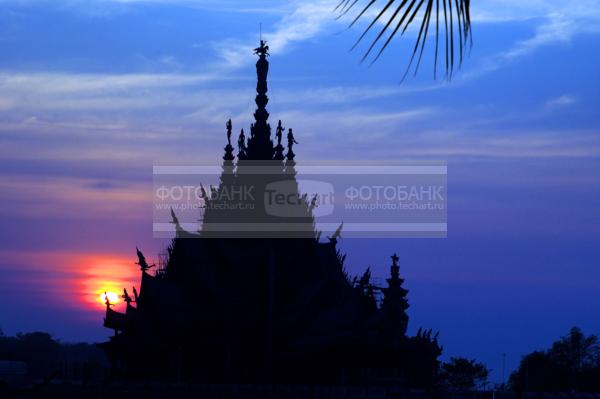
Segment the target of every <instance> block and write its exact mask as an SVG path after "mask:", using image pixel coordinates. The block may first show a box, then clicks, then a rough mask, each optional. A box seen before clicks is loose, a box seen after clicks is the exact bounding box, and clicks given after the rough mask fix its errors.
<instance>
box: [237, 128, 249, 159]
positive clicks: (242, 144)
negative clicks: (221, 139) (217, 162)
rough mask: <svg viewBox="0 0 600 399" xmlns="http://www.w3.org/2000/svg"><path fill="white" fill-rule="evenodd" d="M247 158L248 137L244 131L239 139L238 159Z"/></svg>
mask: <svg viewBox="0 0 600 399" xmlns="http://www.w3.org/2000/svg"><path fill="white" fill-rule="evenodd" d="M246 158H247V155H246V135H245V134H244V129H242V131H241V132H240V136H239V137H238V159H246Z"/></svg>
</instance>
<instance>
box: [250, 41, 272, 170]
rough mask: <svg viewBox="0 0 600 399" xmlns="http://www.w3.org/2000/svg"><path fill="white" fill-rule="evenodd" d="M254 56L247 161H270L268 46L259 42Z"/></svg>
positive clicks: (263, 42)
mask: <svg viewBox="0 0 600 399" xmlns="http://www.w3.org/2000/svg"><path fill="white" fill-rule="evenodd" d="M254 54H256V55H258V61H257V62H256V76H257V82H256V99H255V101H256V111H255V112H254V120H255V122H254V124H253V126H252V129H251V132H250V139H249V140H248V151H247V153H248V159H272V158H273V142H272V141H271V126H269V123H268V122H267V121H268V119H269V113H268V112H267V103H268V102H269V98H268V97H267V91H268V86H267V75H268V74H269V61H267V57H268V56H269V46H267V43H266V42H265V41H264V40H262V39H261V40H260V46H259V47H257V48H255V49H254Z"/></svg>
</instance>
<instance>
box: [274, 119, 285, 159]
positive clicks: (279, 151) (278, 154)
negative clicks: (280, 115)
mask: <svg viewBox="0 0 600 399" xmlns="http://www.w3.org/2000/svg"><path fill="white" fill-rule="evenodd" d="M284 131H285V128H284V127H283V126H282V125H281V120H279V122H278V123H277V129H276V130H275V137H277V146H275V154H274V155H273V159H275V160H277V161H281V160H283V158H284V156H283V145H281V141H282V140H283V132H284Z"/></svg>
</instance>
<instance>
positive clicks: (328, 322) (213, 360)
mask: <svg viewBox="0 0 600 399" xmlns="http://www.w3.org/2000/svg"><path fill="white" fill-rule="evenodd" d="M255 54H256V55H258V61H257V63H256V71H257V78H258V81H257V87H256V91H257V95H256V111H255V112H254V119H255V120H254V123H253V124H252V125H251V127H250V130H249V134H248V136H246V134H245V133H244V131H243V130H242V131H241V132H240V135H239V138H238V142H237V144H238V146H237V147H238V148H237V151H236V150H235V149H234V147H233V145H232V143H231V136H232V129H233V127H232V123H231V121H228V122H227V123H226V129H227V130H226V131H227V144H226V146H225V148H224V151H225V154H224V156H223V164H222V168H223V172H222V175H221V178H220V183H219V185H218V187H215V188H212V189H210V191H211V192H210V193H207V194H206V198H205V200H206V209H205V210H204V211H205V212H204V217H203V221H202V226H201V228H200V229H199V231H198V232H190V231H186V230H185V229H183V228H182V226H181V223H180V222H179V220H178V217H177V215H176V213H175V212H173V211H171V214H172V223H173V224H174V228H175V238H173V240H172V242H171V243H170V245H169V247H168V249H167V253H166V257H165V260H164V262H163V264H162V266H161V267H156V268H153V267H152V265H149V264H148V262H147V260H146V258H145V256H144V255H143V253H142V252H141V251H140V250H139V249H138V250H137V255H138V265H139V267H140V270H141V283H140V286H139V291H138V290H137V289H136V288H133V290H132V293H131V295H130V293H129V292H128V291H127V289H125V290H124V293H123V298H124V300H125V302H126V310H125V313H120V312H117V311H116V310H114V309H113V306H112V304H111V303H110V302H108V300H107V303H106V316H105V319H104V326H105V327H107V328H109V329H112V330H114V336H112V337H111V338H110V340H109V341H108V342H106V343H103V344H101V346H102V347H103V348H104V350H105V351H106V353H107V355H108V357H109V359H110V361H111V365H112V375H113V376H114V377H115V378H124V379H131V380H135V379H145V378H156V379H178V380H188V381H197V382H208V383H283V384H288V383H289V384H295V383H302V384H305V383H307V384H308V383H311V384H312V383H315V384H352V383H365V382H369V383H371V382H377V383H381V384H398V385H402V386H406V387H428V386H431V385H432V384H433V381H434V380H435V378H436V374H437V370H438V366H439V362H438V357H439V356H440V354H441V351H442V349H441V347H440V345H439V344H438V342H437V335H435V336H432V332H431V330H429V331H426V330H421V329H419V331H418V333H417V334H416V336H407V335H406V331H407V326H408V316H407V314H406V310H407V308H408V307H409V304H408V301H407V294H408V291H407V290H406V289H404V288H403V282H404V280H403V279H402V278H401V276H400V266H399V258H398V256H396V255H395V254H394V255H393V256H392V257H391V261H390V275H389V278H388V279H387V285H386V286H385V287H377V286H375V284H374V283H373V282H372V279H371V273H370V270H369V269H367V270H366V272H365V273H364V274H363V275H362V276H360V277H356V278H352V277H351V276H349V275H348V274H347V273H346V271H345V269H344V259H345V255H343V254H341V253H340V251H339V250H338V249H337V242H338V239H339V237H340V234H341V233H340V230H341V227H340V229H338V231H337V232H336V233H335V234H333V235H332V236H330V237H325V238H323V239H322V238H321V234H320V233H319V232H318V231H316V229H315V225H314V218H313V215H312V210H313V208H314V203H313V202H312V201H311V199H310V198H307V197H306V196H304V197H302V196H300V194H299V193H298V195H299V196H300V198H302V199H303V201H302V204H301V206H302V212H304V213H303V216H301V217H299V218H298V217H297V218H295V219H294V221H295V222H294V223H295V225H296V226H300V227H301V228H299V229H298V230H296V231H295V233H294V234H295V235H294V234H293V235H291V236H290V235H286V234H282V236H284V237H287V238H282V239H274V238H269V237H263V236H261V232H260V231H250V234H249V237H245V238H244V237H239V236H232V237H227V236H223V235H222V234H216V233H217V231H216V230H215V229H216V228H217V227H218V225H219V223H220V222H222V221H224V220H225V221H227V220H240V218H242V219H245V220H246V221H250V222H255V221H257V220H263V219H265V218H266V219H269V218H270V219H272V220H271V221H273V222H277V217H276V216H273V215H267V214H265V213H264V212H262V210H260V209H259V210H257V211H255V212H244V211H243V210H240V209H239V207H238V208H236V207H227V206H225V205H227V203H228V202H231V201H232V199H231V196H227V195H219V194H222V193H225V192H230V191H231V189H232V188H236V187H238V188H239V187H240V186H243V185H245V184H248V183H249V180H248V179H252V182H251V183H252V184H253V185H255V186H258V187H259V189H264V186H265V185H266V184H269V183H270V182H272V181H282V180H283V181H287V182H289V183H290V186H291V187H295V189H296V190H297V183H296V164H295V157H296V154H295V153H294V151H295V147H294V145H295V144H298V142H297V141H296V138H295V137H294V133H293V131H292V129H288V130H287V132H286V130H285V128H284V126H283V124H282V123H281V121H279V123H278V125H277V128H276V129H275V133H274V134H272V131H271V126H270V125H269V122H268V119H269V113H268V112H267V108H266V107H267V103H268V97H267V90H268V88H267V75H268V70H269V62H268V60H267V57H268V55H269V53H268V46H266V43H265V42H264V41H262V40H261V42H260V46H259V47H258V48H256V49H255ZM285 141H287V143H286V144H287V145H286V147H285V148H284V144H282V142H284V143H285ZM236 152H237V153H236ZM256 163H258V164H265V165H266V164H268V165H270V168H271V169H269V170H270V171H271V172H269V173H268V174H263V175H259V176H257V175H250V174H246V173H243V172H244V168H249V167H250V165H256ZM273 165H274V169H273ZM273 170H274V171H273ZM259 192H260V191H259ZM257 197H260V196H257ZM249 201H252V200H249ZM260 201H262V197H260ZM217 205H219V206H217ZM259 208H260V207H259ZM279 222H280V223H282V226H283V223H285V220H284V221H281V220H279ZM219 233H222V232H219ZM288 233H289V232H288Z"/></svg>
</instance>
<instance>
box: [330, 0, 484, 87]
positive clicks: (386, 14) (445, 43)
mask: <svg viewBox="0 0 600 399" xmlns="http://www.w3.org/2000/svg"><path fill="white" fill-rule="evenodd" d="M360 3H366V4H365V5H364V7H362V8H360V11H359V12H358V14H357V16H356V17H355V18H354V19H353V20H352V22H351V23H350V27H352V26H354V25H355V24H356V23H357V22H358V21H359V20H360V19H362V18H365V15H366V13H367V11H369V10H370V9H371V8H372V7H373V6H374V5H376V3H378V0H341V1H340V2H339V3H338V5H337V7H336V8H335V11H336V12H337V13H339V16H338V18H341V17H343V16H345V15H346V14H348V13H349V12H351V11H352V10H354V9H359V8H358V7H357V6H358V5H359V4H360ZM380 3H381V4H383V7H382V8H381V9H380V10H379V11H378V12H377V13H376V15H375V17H374V18H373V20H372V21H371V22H370V23H369V25H368V26H367V27H366V29H365V30H364V31H363V32H362V34H361V35H360V37H359V38H358V40H356V43H354V45H353V46H352V49H354V48H356V47H357V46H358V45H359V44H360V43H361V42H362V41H363V40H364V39H365V37H367V34H368V33H369V32H370V31H371V29H372V28H373V27H374V26H375V24H376V23H377V22H381V24H382V25H383V27H382V28H381V30H380V31H379V33H378V34H377V36H376V37H375V38H374V39H373V40H372V42H371V44H370V46H369V48H368V49H367V50H366V51H365V53H364V55H363V57H362V61H365V60H366V59H368V58H369V56H371V55H372V53H373V50H374V49H375V48H376V47H377V45H378V43H379V42H380V39H382V38H383V37H384V36H385V35H386V33H387V34H388V35H387V39H386V40H385V42H384V43H383V45H381V46H380V47H379V50H378V51H377V54H376V55H375V56H374V57H372V62H371V64H372V63H373V62H375V61H377V59H379V57H380V56H381V54H382V53H383V52H384V50H385V49H386V48H387V47H388V45H389V44H390V43H391V41H392V40H393V39H394V37H396V34H397V33H398V32H400V36H403V35H404V33H405V32H406V31H407V29H408V28H409V27H410V26H412V25H413V23H415V24H417V26H419V29H418V35H417V39H416V43H415V45H414V47H413V49H412V54H411V57H410V61H409V63H408V66H407V67H406V71H405V73H404V76H403V78H402V80H404V78H406V76H407V75H408V73H409V72H410V71H411V69H412V68H413V65H415V59H416V60H417V62H416V65H415V66H414V74H415V75H416V74H417V72H418V71H419V67H420V65H421V59H422V58H423V53H424V51H425V44H426V42H427V38H428V37H429V36H430V32H434V33H433V35H434V40H435V52H434V62H433V64H434V65H433V76H434V79H437V75H438V61H439V52H440V50H441V51H444V53H445V63H444V62H443V61H442V63H443V66H444V67H445V71H446V74H445V77H446V79H451V78H452V75H453V72H454V69H455V67H456V62H455V61H456V58H458V67H460V66H461V65H462V62H463V58H464V54H465V50H466V48H467V47H470V46H472V43H473V38H472V34H471V14H470V3H471V1H470V0H382V1H381V2H380ZM396 4H397V6H396V7H394V6H395V5H396ZM386 19H387V21H386ZM432 24H433V25H434V26H433V27H432V28H431V29H430V25H432ZM390 30H391V32H389V31H390ZM442 47H443V48H442ZM417 55H418V56H417Z"/></svg>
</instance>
